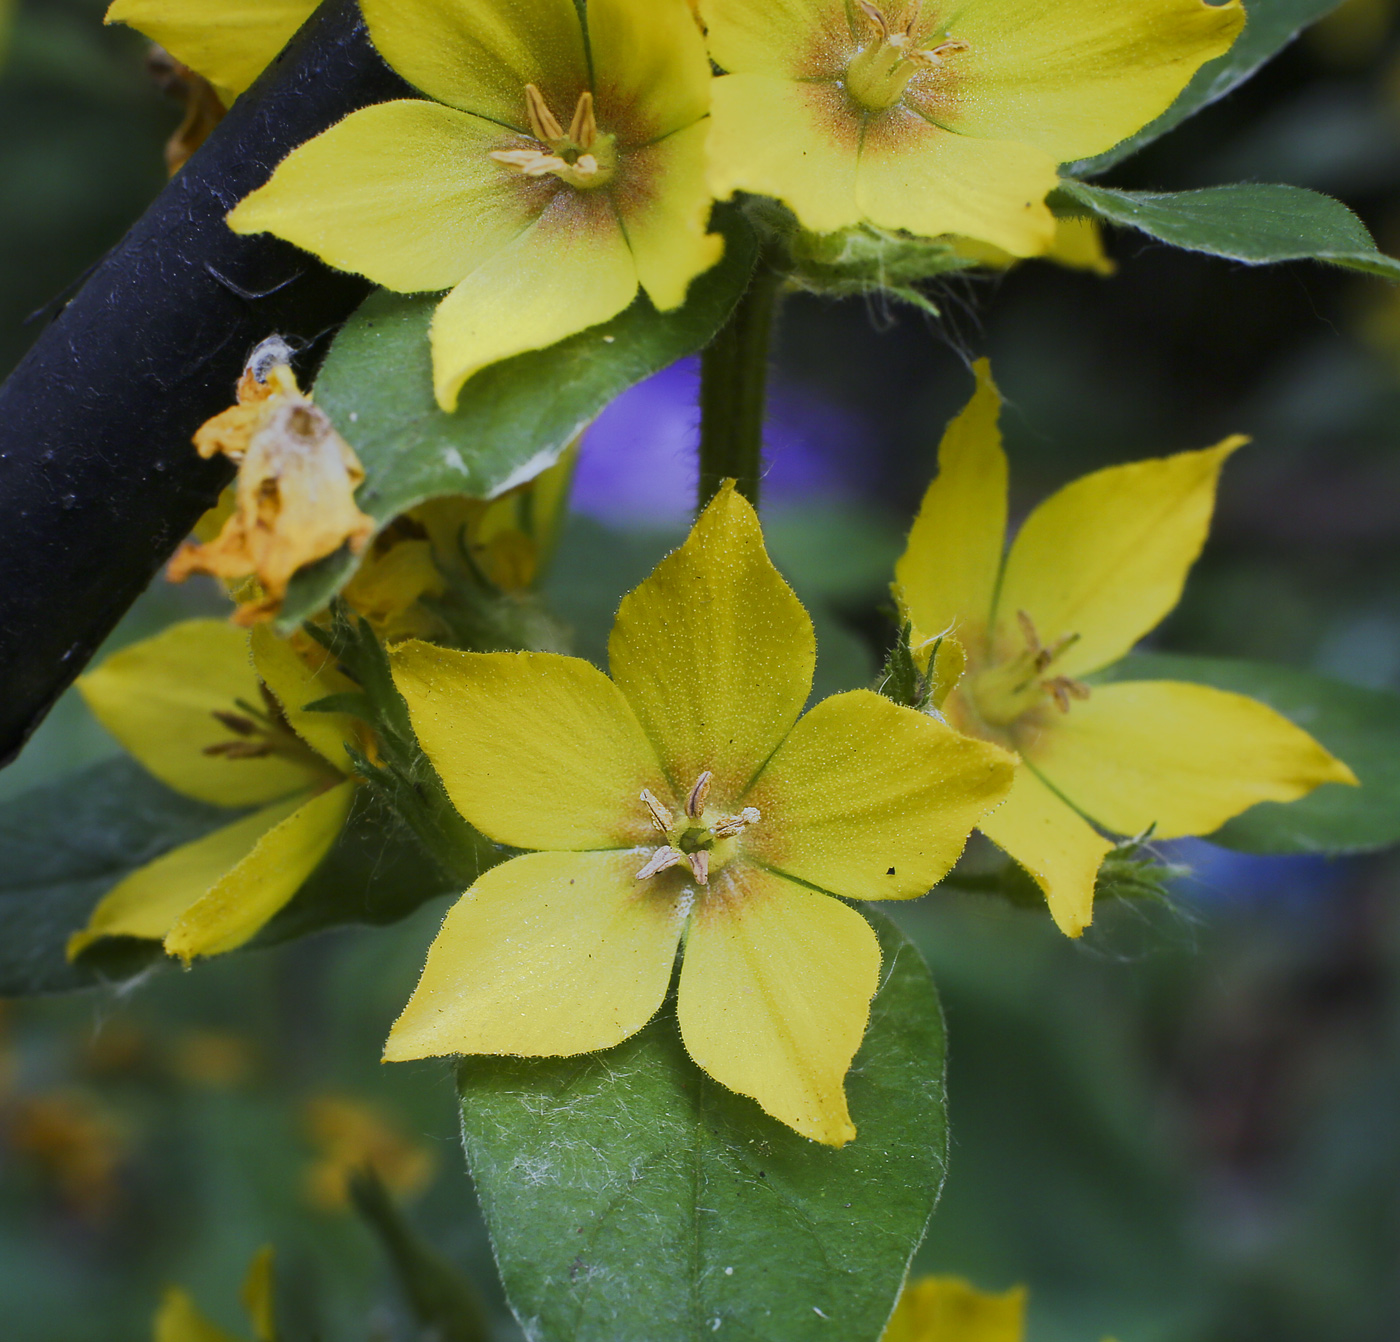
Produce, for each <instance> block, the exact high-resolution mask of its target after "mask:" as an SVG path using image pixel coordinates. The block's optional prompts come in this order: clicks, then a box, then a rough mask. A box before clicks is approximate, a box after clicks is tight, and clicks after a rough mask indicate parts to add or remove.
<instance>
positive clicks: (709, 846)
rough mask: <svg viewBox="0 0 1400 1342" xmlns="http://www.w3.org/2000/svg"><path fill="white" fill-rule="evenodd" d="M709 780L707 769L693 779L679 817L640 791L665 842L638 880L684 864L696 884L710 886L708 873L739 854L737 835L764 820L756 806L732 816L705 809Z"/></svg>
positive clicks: (652, 796)
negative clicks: (692, 785)
mask: <svg viewBox="0 0 1400 1342" xmlns="http://www.w3.org/2000/svg"><path fill="white" fill-rule="evenodd" d="M711 777H712V774H711V773H710V771H709V770H708V769H706V770H705V772H704V773H702V774H701V775H700V777H699V778H697V779H696V780H695V786H694V787H693V788H691V789H690V792H689V794H688V795H687V797H686V799H685V805H684V807H682V809H681V814H680V815H678V816H675V815H672V814H671V812H670V811H669V810H668V809H667V808H666V807H665V806H663V805H662V804H661V802H660V801H658V800H657V798H656V797H655V796H654V795H653V794H652V793H651V792H649V791H647V789H645V788H643V789H642V796H641V800H642V802H643V804H644V805H645V806H646V808H647V813H648V815H649V816H650V818H651V824H652V828H653V829H655V830H656V832H657V833H658V834H660V835H661V836H662V838H664V839H665V840H666V842H665V843H664V844H662V846H661V847H659V848H658V849H657V850H656V851H655V852H654V853H653V854H652V855H651V857H649V858H648V859H647V863H646V866H644V867H643V868H642V869H641V871H639V872H638V873H637V879H638V880H639V881H644V880H647V879H649V878H650V877H652V876H659V875H660V874H661V873H662V872H663V871H668V870H670V868H672V867H676V866H679V865H680V864H681V863H682V862H684V863H686V864H687V865H688V866H689V867H690V871H691V875H693V876H694V877H695V883H696V884H697V885H709V883H710V873H711V872H715V871H719V870H720V869H721V868H723V867H724V866H725V865H726V864H727V863H729V862H731V861H732V860H733V858H734V856H735V854H736V853H737V852H738V849H739V845H738V842H737V840H738V837H739V835H740V834H742V833H743V832H744V831H745V830H746V829H748V827H749V826H750V825H753V824H757V823H758V821H759V820H761V819H762V818H763V817H762V816H760V815H759V813H758V808H757V807H756V806H745V807H744V809H743V810H742V811H739V812H738V813H737V814H735V815H720V814H718V813H716V812H714V811H711V810H707V809H706V808H705V800H706V798H707V797H708V796H709V795H710V779H711Z"/></svg>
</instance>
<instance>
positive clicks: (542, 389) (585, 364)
mask: <svg viewBox="0 0 1400 1342" xmlns="http://www.w3.org/2000/svg"><path fill="white" fill-rule="evenodd" d="M723 231H724V234H725V256H724V259H723V260H722V261H721V262H720V263H719V265H717V266H716V267H715V268H714V269H713V270H711V271H709V272H707V273H706V274H704V275H702V276H700V278H699V279H697V280H696V281H695V283H694V284H693V285H692V286H691V290H690V297H689V298H688V299H687V300H686V303H685V305H684V306H683V307H681V308H678V309H677V310H676V311H675V312H658V311H657V310H656V309H655V308H654V307H653V306H652V305H651V303H650V302H649V301H648V299H647V298H646V296H645V295H641V296H639V297H638V298H637V300H636V302H634V303H633V304H632V306H631V307H629V308H628V309H627V310H626V311H625V312H623V313H621V314H619V315H618V316H616V317H614V318H613V319H612V321H610V322H605V323H604V324H603V325H601V326H594V327H591V328H590V329H589V330H587V331H582V332H580V333H579V334H578V335H576V336H571V337H570V338H569V339H567V340H564V341H561V342H560V343H559V344H557V345H553V346H551V347H550V348H549V349H543V350H534V351H532V352H531V353H528V354H521V355H519V356H517V357H516V358H514V359H507V360H506V361H505V362H503V363H498V364H495V365H493V366H492V367H490V368H487V369H484V370H483V371H482V372H480V373H478V374H477V375H476V376H475V377H473V378H472V379H471V380H470V381H469V382H468V383H467V385H466V386H465V387H464V388H463V390H462V396H461V400H460V401H459V402H458V404H457V409H456V410H455V411H454V412H453V413H451V414H447V413H445V412H443V411H442V410H441V409H439V408H438V404H437V401H436V399H435V398H434V395H433V381H432V356H431V353H430V350H429V347H428V327H429V324H430V323H431V321H432V317H433V312H434V311H435V310H436V308H437V305H438V302H439V295H435V294H416V295H410V296H404V295H401V294H391V293H388V292H387V291H380V292H378V293H375V294H373V295H371V296H370V297H369V298H368V299H367V300H366V301H365V303H364V305H363V306H362V307H361V308H360V310H359V311H358V312H357V313H356V314H355V316H354V317H352V318H351V319H350V321H349V322H348V323H347V324H346V326H345V329H344V330H343V331H341V333H340V334H339V335H338V336H337V337H336V340H335V344H334V345H333V346H332V347H331V352H330V354H329V356H328V357H327V359H326V363H325V366H324V367H323V368H322V370H321V375H320V377H319V378H317V380H316V401H317V404H318V405H320V407H321V408H322V409H323V410H325V411H326V413H327V414H328V415H330V417H331V418H332V419H333V420H334V421H335V424H336V428H337V429H338V430H339V431H340V432H341V434H342V435H343V436H344V437H345V438H346V439H347V440H348V441H349V443H350V444H351V445H352V446H353V447H354V449H355V451H356V453H357V454H358V455H359V458H360V461H361V463H362V464H363V466H364V468H365V476H366V479H365V483H364V484H363V485H362V486H361V487H360V490H359V493H358V495H357V497H356V502H357V503H358V504H359V506H360V507H361V509H363V510H364V511H365V512H366V513H368V514H369V515H370V516H371V517H373V518H374V520H375V521H376V522H378V523H379V524H380V525H384V524H386V523H388V522H389V521H391V520H392V519H393V518H395V517H397V516H398V515H399V514H400V513H402V512H404V511H405V510H407V509H409V508H412V507H414V506H415V505H416V504H419V503H422V502H424V501H425V500H427V499H431V498H436V497H439V496H441V495H445V494H467V495H470V496H472V497H473V498H494V497H495V496H496V495H498V494H502V493H504V492H505V491H506V490H508V489H510V488H511V487H512V486H513V485H515V484H518V483H521V482H523V481H525V480H529V479H532V478H533V477H534V476H535V475H537V474H538V473H539V472H540V471H542V470H543V469H545V468H546V467H547V466H549V465H551V464H552V463H553V462H554V461H555V459H556V458H557V457H558V456H559V454H560V453H561V452H562V451H563V450H564V448H565V447H567V446H568V444H569V443H570V442H571V441H572V440H573V438H574V437H575V436H576V435H577V434H578V433H579V432H580V431H581V430H583V429H584V428H585V427H587V425H588V424H589V423H591V422H592V420H593V419H594V418H595V417H596V416H597V415H598V414H599V413H600V412H601V411H602V410H603V409H604V408H605V407H606V406H607V405H608V403H609V402H610V401H612V400H613V399H615V398H616V397H617V396H619V395H621V394H622V393H623V392H624V391H626V390H627V389H628V387H631V386H634V385H635V384H636V383H638V382H641V381H642V380H643V379H644V378H647V377H650V376H651V375H652V374H653V373H657V372H660V371H661V369H663V368H666V367H668V366H669V365H670V364H673V363H674V362H675V361H676V360H677V359H681V358H684V357H685V356H686V355H687V354H693V353H694V352H695V351H696V350H698V349H700V348H701V347H702V346H704V345H707V344H708V343H709V342H710V340H711V338H712V337H713V336H714V334H715V332H716V331H718V330H719V328H720V327H721V326H722V325H723V324H724V322H725V321H726V319H727V318H728V316H729V314H730V312H731V311H733V308H734V305H735V303H737V302H738V301H739V296H740V295H741V294H742V293H743V291H744V287H745V286H746V285H747V284H748V280H749V275H750V273H751V272H752V270H753V263H754V252H755V244H754V238H753V233H752V231H751V230H750V229H749V227H748V225H747V224H746V223H744V221H743V219H742V218H741V217H740V216H739V215H738V214H737V213H735V212H732V211H727V212H724V214H723ZM354 567H355V561H354V559H353V558H352V557H351V556H350V555H349V554H348V553H346V552H343V551H342V552H340V553H338V554H335V555H332V556H331V557H330V558H329V559H326V560H323V561H321V562H320V563H319V564H314V565H312V566H310V567H309V568H307V569H306V570H304V571H303V572H301V573H299V574H298V575H297V577H296V578H295V580H294V581H293V583H292V585H291V587H290V589H289V591H288V596H287V601H286V603H285V605H284V607H283V611H282V617H281V623H280V627H281V628H282V630H283V631H284V632H285V631H288V630H290V629H293V628H295V627H296V626H297V625H298V624H299V623H300V622H301V621H302V620H304V619H305V618H306V617H307V616H308V615H311V614H313V613H314V612H315V611H317V610H319V609H320V608H321V607H322V606H324V605H325V604H326V603H327V602H328V601H329V600H330V598H331V597H332V596H334V595H335V593H336V592H337V591H339V590H340V588H341V587H342V586H343V585H344V584H345V582H346V581H347V580H348V579H349V577H350V575H351V573H352V572H353V571H354Z"/></svg>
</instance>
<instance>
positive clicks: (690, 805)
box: [685, 769, 714, 820]
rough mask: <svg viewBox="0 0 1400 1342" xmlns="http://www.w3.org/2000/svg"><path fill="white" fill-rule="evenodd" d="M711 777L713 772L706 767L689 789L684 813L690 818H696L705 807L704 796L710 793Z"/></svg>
mask: <svg viewBox="0 0 1400 1342" xmlns="http://www.w3.org/2000/svg"><path fill="white" fill-rule="evenodd" d="M713 778H714V774H713V773H711V772H710V770H708V769H706V770H705V772H704V773H702V774H701V775H700V777H699V778H697V779H696V780H695V786H694V787H693V788H691V789H690V796H688V797H687V798H686V799H685V813H686V815H688V816H689V817H690V818H691V819H692V820H694V819H696V818H697V817H698V816H699V814H700V812H701V811H703V810H704V809H705V798H706V797H708V796H709V795H710V782H711V780H712V779H713Z"/></svg>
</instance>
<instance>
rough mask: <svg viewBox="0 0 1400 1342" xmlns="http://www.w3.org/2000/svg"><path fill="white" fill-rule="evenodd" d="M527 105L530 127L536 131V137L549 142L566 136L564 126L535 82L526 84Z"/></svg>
mask: <svg viewBox="0 0 1400 1342" xmlns="http://www.w3.org/2000/svg"><path fill="white" fill-rule="evenodd" d="M525 106H526V109H527V110H528V112H529V114H530V129H531V130H533V131H534V132H535V139H537V140H544V141H545V142H546V143H549V142H551V141H554V140H562V139H563V138H564V128H563V126H561V125H560V124H559V122H558V120H557V119H556V117H555V115H554V113H553V112H551V111H550V110H549V104H548V103H547V102H545V100H544V94H543V93H541V92H540V91H539V89H538V88H537V87H536V86H535V85H534V84H526V85H525Z"/></svg>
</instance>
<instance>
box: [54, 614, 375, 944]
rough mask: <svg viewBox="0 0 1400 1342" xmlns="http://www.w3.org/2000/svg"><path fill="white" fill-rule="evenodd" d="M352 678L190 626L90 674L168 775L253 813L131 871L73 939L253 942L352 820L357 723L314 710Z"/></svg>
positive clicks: (211, 628)
mask: <svg viewBox="0 0 1400 1342" xmlns="http://www.w3.org/2000/svg"><path fill="white" fill-rule="evenodd" d="M352 688H353V686H351V685H350V683H349V682H348V681H347V680H346V679H345V678H344V677H343V676H341V675H339V673H337V672H336V671H335V670H334V669H333V668H332V667H330V666H323V667H322V668H321V669H320V670H319V671H314V672H313V671H312V670H311V669H310V668H309V667H308V666H307V665H306V663H305V662H304V661H302V659H301V658H300V657H299V656H298V655H297V654H296V652H295V651H294V650H293V649H292V647H291V645H290V644H288V643H286V642H285V641H283V640H281V639H278V638H275V637H274V636H273V635H272V634H271V632H270V631H268V630H267V629H266V628H259V629H256V630H254V631H253V633H252V635H251V638H250V636H249V635H248V634H246V633H243V632H241V631H240V630H237V629H235V628H233V627H232V626H230V625H228V624H226V623H225V622H224V621H222V620H189V621H186V622H185V623H183V624H177V625H173V626H172V627H171V628H169V629H167V630H165V631H164V632H163V633H161V634H157V635H156V636H155V637H154V638H150V639H147V640H145V641H144V642H142V643H137V644H135V645H133V646H132V647H129V648H124V649H122V650H121V651H120V652H117V653H114V654H113V655H112V656H111V657H109V658H108V659H107V660H106V661H105V662H103V663H102V665H101V666H99V667H98V668H97V669H96V670H94V671H90V672H89V673H88V674H87V675H85V676H83V677H82V678H81V679H80V680H79V681H78V689H79V690H80V692H81V693H82V696H83V698H84V699H85V700H86V701H87V704H88V707H89V708H91V709H92V711H93V713H94V715H95V716H96V717H97V719H98V721H99V722H101V723H102V725H103V726H104V727H106V728H107V730H108V731H110V732H111V733H112V735H113V736H115V737H116V738H117V740H118V741H119V742H121V744H122V745H123V746H124V747H125V748H126V749H127V750H128V751H130V753H131V754H132V755H134V756H135V757H136V759H137V760H138V761H139V762H140V763H141V764H142V765H144V766H145V767H146V768H147V769H149V770H150V772H151V773H153V774H154V775H155V776H156V777H157V778H159V779H160V780H161V782H163V783H165V784H166V785H167V786H168V787H171V788H174V789H175V791H177V792H181V793H183V794H184V795H185V796H187V797H194V798H196V799H198V800H199V801H203V802H209V803H212V804H214V805H217V806H228V807H240V808H241V807H250V806H252V807H257V808H258V809H256V810H254V811H253V812H252V813H251V814H250V815H246V816H243V817H242V818H241V819H239V820H236V821H234V822H233V823H232V824H230V825H226V826H224V827H223V828H221V829H216V830H215V831H214V832H213V833H212V834H207V835H205V836H204V838H202V839H196V840H195V841H194V842H193V843H187V844H183V845H182V846H180V847H179V848H175V849H172V850H171V851H170V852H168V853H166V854H164V855H163V856H161V857H158V858H156V859H155V860H154V861H153V862H150V863H148V864H147V865H146V866H144V867H141V868H139V869H138V870H137V871H134V872H132V873H131V875H129V876H128V877H126V879H125V880H123V881H122V882H121V883H120V884H118V885H117V886H116V887H115V888H114V889H112V890H111V891H109V892H108V894H107V895H105V896H104V897H103V899H102V900H101V902H100V903H99V904H98V905H97V907H96V908H95V909H94V910H93V912H92V915H91V917H90V918H89V920H88V925H87V927H85V928H84V929H83V930H82V931H81V932H77V933H74V935H73V936H72V937H71V938H70V939H69V943H68V954H69V957H70V958H72V957H74V956H76V955H78V954H80V953H81V952H82V951H83V950H84V949H86V948H87V947H88V946H89V945H91V944H92V943H93V942H94V941H96V940H98V939H99V938H100V937H115V936H124V937H143V938H148V939H151V940H156V941H161V942H163V943H164V946H165V949H166V951H167V952H168V953H169V954H171V955H177V956H179V957H180V958H181V959H182V960H184V961H185V962H186V963H187V964H188V963H189V961H190V960H191V959H192V958H193V957H194V956H196V955H217V954H220V953H221V952H223V951H229V950H233V949H235V948H236V947H238V946H241V945H243V944H244V943H245V942H246V941H248V940H249V939H250V938H251V937H253V936H254V935H256V933H257V932H258V931H259V930H260V929H261V928H262V926H263V925H264V924H265V923H266V922H267V921H268V920H269V919H270V918H271V917H272V916H273V915H274V914H275V913H277V912H278V910H279V909H281V908H282V907H283V905H285V904H286V903H287V901H288V900H290V899H291V898H292V896H293V895H294V894H296V892H297V890H298V889H299V888H300V887H301V885H302V883H303V882H304V881H305V880H306V879H307V877H309V876H310V875H311V873H312V872H313V871H314V870H315V869H316V867H317V866H319V865H320V862H321V859H322V858H324V857H325V855H326V854H327V853H328V852H329V851H330V849H331V845H332V844H334V842H335V840H336V837H337V835H339V833H340V831H341V829H342V828H343V827H344V824H345V821H346V818H347V817H348V815H349V813H350V805H351V802H352V800H353V798H354V792H355V788H356V786H357V785H356V783H355V781H354V780H353V779H352V778H351V777H350V776H349V775H350V772H351V764H350V760H349V758H348V756H347V755H346V752H345V743H346V742H347V741H349V742H357V741H358V740H359V736H358V731H359V728H358V725H357V724H356V723H355V722H354V721H353V720H352V719H349V718H346V717H343V716H342V715H340V714H334V713H308V712H305V711H304V708H305V705H306V704H308V703H311V702H313V701H314V700H317V699H321V698H324V697H325V696H327V695H329V694H335V693H341V692H343V691H345V690H347V689H352Z"/></svg>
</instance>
